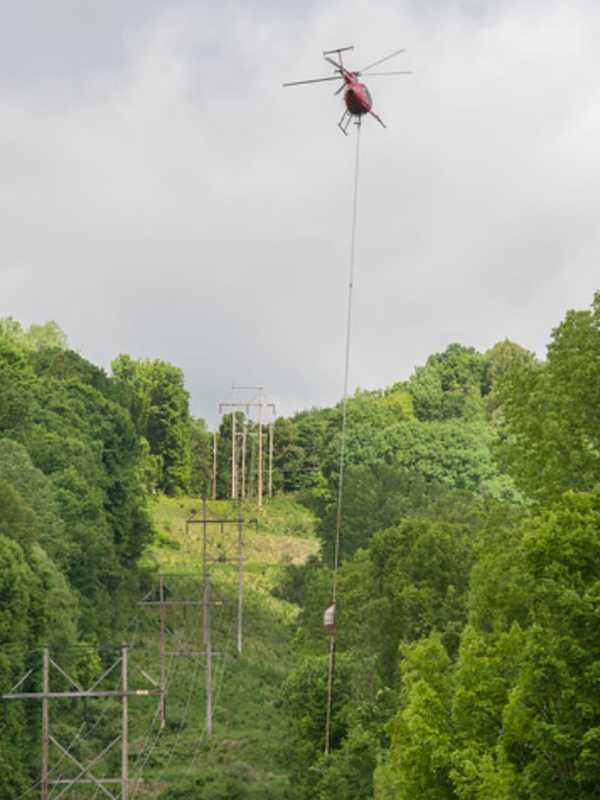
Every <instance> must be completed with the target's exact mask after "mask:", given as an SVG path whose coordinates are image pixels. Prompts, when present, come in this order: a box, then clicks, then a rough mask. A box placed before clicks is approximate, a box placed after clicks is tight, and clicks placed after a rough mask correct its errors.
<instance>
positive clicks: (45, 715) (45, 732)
mask: <svg viewBox="0 0 600 800" xmlns="http://www.w3.org/2000/svg"><path fill="white" fill-rule="evenodd" d="M42 659H43V664H42V669H43V677H42V690H43V693H44V695H43V697H42V800H48V794H49V787H48V760H49V753H48V747H49V745H48V743H49V738H50V709H49V708H48V693H49V692H50V650H49V649H48V645H45V646H44V650H43V655H42Z"/></svg>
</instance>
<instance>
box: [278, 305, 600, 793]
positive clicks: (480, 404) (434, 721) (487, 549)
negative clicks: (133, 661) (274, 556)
mask: <svg viewBox="0 0 600 800" xmlns="http://www.w3.org/2000/svg"><path fill="white" fill-rule="evenodd" d="M599 364H600V294H599V295H596V297H595V298H594V302H593V304H592V306H591V308H590V309H588V310H583V311H572V312H569V313H568V314H567V315H566V317H565V319H564V320H563V321H562V323H561V324H560V325H559V326H558V327H557V328H556V329H555V330H554V331H553V332H552V335H551V339H550V343H549V345H548V350H547V356H546V358H545V360H543V361H540V360H538V359H536V358H535V357H534V356H533V355H532V354H531V353H528V352H526V351H525V350H523V349H522V348H519V347H517V346H515V345H512V344H510V343H508V342H503V343H500V344H498V345H496V346H495V347H494V348H492V349H491V351H488V353H486V354H478V353H476V352H474V351H472V350H468V349H465V348H461V347H459V346H457V345H454V346H451V347H450V348H448V350H446V351H445V352H444V353H442V354H439V355H435V356H432V357H431V358H430V359H429V360H428V361H427V363H426V365H424V367H422V368H419V369H417V370H416V372H415V374H414V375H413V376H412V378H411V379H410V380H409V381H408V382H407V383H401V384H398V385H396V386H395V387H392V389H391V390H390V391H388V392H384V393H382V394H381V395H380V396H374V397H370V398H369V397H365V396H358V397H357V398H355V400H354V402H356V403H357V405H358V406H360V405H361V404H362V405H365V404H367V405H368V404H371V408H370V411H369V412H368V413H367V412H365V414H366V416H370V418H372V419H374V418H375V414H376V413H377V414H382V413H387V411H384V409H385V402H386V399H389V398H390V397H393V396H394V395H395V394H396V393H402V395H403V396H404V398H405V399H404V400H403V411H402V413H403V414H404V415H405V417H404V419H403V420H402V421H401V422H399V423H396V424H397V426H398V428H400V427H401V426H404V428H403V430H404V433H405V436H404V437H402V436H401V435H400V434H398V443H397V442H396V440H395V439H394V436H393V434H394V430H395V429H394V424H392V425H390V427H389V428H388V430H389V431H390V432H391V434H392V435H391V438H390V440H388V441H387V443H383V440H381V444H380V439H379V434H378V432H377V431H378V430H379V423H378V424H377V425H376V426H374V428H372V429H371V431H370V434H367V433H365V431H364V430H363V429H361V425H362V424H363V422H362V420H364V416H363V415H362V412H361V413H359V412H356V417H355V420H354V423H353V427H352V428H351V432H350V442H351V450H350V452H351V458H350V460H351V466H350V468H349V471H348V483H347V486H346V492H345V504H344V517H343V531H344V545H343V552H344V559H345V560H344V563H343V564H342V567H341V571H340V582H339V593H338V638H337V672H336V682H335V685H334V717H333V748H332V752H331V753H330V755H328V756H325V755H324V754H323V745H324V724H325V701H324V700H325V695H326V679H327V655H326V649H327V637H326V636H325V635H324V633H323V628H322V613H323V609H324V608H325V607H326V605H327V604H328V602H329V600H330V594H329V593H330V581H331V575H330V572H329V569H328V566H327V562H328V552H329V549H328V548H329V547H330V545H331V539H332V529H333V518H332V510H331V503H330V502H329V501H326V502H325V503H323V504H322V505H321V506H320V508H321V536H322V538H323V545H324V550H323V552H324V557H323V559H321V560H319V559H313V560H312V561H311V562H310V563H309V564H307V565H304V566H302V567H299V566H290V567H288V570H287V576H286V579H285V580H284V581H283V583H282V585H281V586H280V587H279V589H278V590H277V591H278V593H281V594H282V595H283V596H285V597H287V598H288V599H290V600H293V601H295V602H297V603H298V604H299V605H300V607H301V622H302V624H301V628H300V631H299V634H298V639H297V640H298V667H297V669H296V670H295V671H294V673H293V674H292V675H290V677H289V679H288V681H287V684H286V686H285V687H284V689H283V692H282V695H281V703H282V705H283V707H284V708H285V711H286V713H287V715H288V718H289V720H290V735H289V739H288V741H287V742H286V743H285V745H284V747H283V751H282V758H283V759H285V760H287V762H288V763H289V764H290V768H291V773H292V780H293V783H294V785H295V786H296V788H297V791H296V794H294V795H293V796H294V797H295V798H298V800H304V799H305V798H306V800H308V798H309V797H310V798H318V799H319V800H333V798H336V800H354V798H357V797H361V798H377V800H421V798H423V797H427V798H428V799H429V800H553V799H554V798H556V800H559V799H560V800H564V798H575V797H577V798H582V800H587V799H588V798H589V800H592V798H596V797H598V792H599V791H600V784H599V779H598V775H599V774H600V747H599V743H600V688H599V686H600V684H599V683H598V680H597V676H598V674H599V669H600V644H599V643H600V637H599V635H598V634H599V632H600V606H599V605H598V597H599V594H598V593H599V591H600V426H599V425H598V422H599V419H598V414H599V413H600V412H599V410H598V409H599V408H600V404H599V401H600V369H598V365H599ZM407 398H410V405H409V404H408V402H407ZM376 408H377V412H376V410H375V409H376ZM332 413H333V412H332ZM419 426H424V427H423V428H419ZM446 426H448V427H446ZM476 431H477V432H478V433H475V432H476ZM471 437H472V438H471ZM400 442H401V443H400ZM359 447H360V450H359ZM384 447H387V448H388V449H387V450H384V449H383V448H384ZM352 448H354V450H353V449H352ZM358 452H360V453H361V457H360V458H359V457H358V456H357V453H358ZM330 469H331V470H332V472H333V471H334V466H333V465H332V466H331V467H330ZM315 507H317V508H318V507H319V506H318V504H316V506H315Z"/></svg>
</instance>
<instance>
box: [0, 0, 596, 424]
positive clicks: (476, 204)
mask: <svg viewBox="0 0 600 800" xmlns="http://www.w3.org/2000/svg"><path fill="white" fill-rule="evenodd" d="M125 5H126V6H127V7H128V9H129V10H128V11H127V12H124V11H123V10H122V8H123V6H122V5H117V4H112V3H108V4H104V12H103V13H102V14H101V15H100V18H97V19H94V18H93V17H82V16H81V15H79V16H78V17H75V16H74V11H73V6H72V4H70V3H66V2H64V3H62V4H59V5H58V6H57V8H58V10H57V12H56V17H55V18H54V19H53V20H52V21H49V17H47V16H45V15H43V14H42V12H41V9H42V8H43V6H42V5H40V4H32V3H30V4H27V7H28V9H29V12H30V18H33V19H35V20H36V21H37V22H38V23H39V26H38V31H37V35H36V37H33V38H32V34H31V31H30V28H27V29H26V28H25V27H23V26H19V25H17V23H16V21H15V20H13V22H12V24H13V28H12V30H11V27H10V25H9V26H8V27H7V26H4V28H3V33H2V34H0V37H1V38H0V51H2V52H4V53H5V54H6V48H3V47H2V45H3V44H7V46H8V44H9V43H10V48H9V50H10V53H11V58H12V59H13V68H12V70H11V72H10V75H9V77H10V80H8V78H7V77H6V73H5V80H4V82H3V83H2V84H1V85H2V87H3V88H2V95H1V96H0V129H1V130H2V137H1V138H0V160H1V163H2V165H3V167H2V181H1V183H0V220H1V221H0V314H3V315H4V314H11V315H13V316H16V317H18V318H21V319H22V320H23V321H24V322H25V323H29V322H31V321H44V320H46V319H56V320H57V321H58V322H59V324H61V325H62V326H63V327H64V328H65V330H66V331H67V333H68V334H69V336H70V338H71V341H72V343H73V344H74V345H75V346H76V347H78V348H79V349H81V351H82V352H83V353H84V354H85V355H87V356H88V357H91V358H92V359H95V360H98V361H100V362H101V363H104V364H108V362H109V361H110V359H111V358H112V357H113V356H115V355H116V354H117V353H119V352H123V351H126V352H131V353H132V354H133V355H135V356H158V357H162V358H165V359H168V360H170V361H173V362H174V363H176V364H179V365H181V366H182V367H183V368H184V370H185V372H186V376H187V380H188V384H189V387H190V389H191V390H192V395H193V405H194V408H195V411H196V412H197V413H199V414H202V415H205V416H209V417H211V418H213V419H214V416H215V409H216V402H217V400H218V399H219V398H220V396H221V395H222V394H223V393H224V392H225V391H226V390H227V388H228V387H229V385H230V384H231V382H232V380H236V381H238V382H249V383H256V382H259V383H263V384H265V385H266V386H267V387H268V389H269V390H270V392H271V394H272V396H273V397H274V398H275V399H277V401H278V402H279V405H280V406H281V408H282V410H283V411H288V412H289V411H291V410H292V409H293V408H295V407H298V406H307V405H313V404H319V403H324V402H334V401H335V400H336V399H338V397H339V394H340V391H341V382H342V357H343V337H344V315H345V305H346V297H345V291H346V282H347V266H348V265H347V261H348V248H349V241H348V240H349V233H350V211H351V196H350V193H351V186H352V164H353V157H354V141H353V140H352V139H348V140H345V139H344V138H343V137H342V136H341V134H340V133H339V131H338V129H337V128H336V122H337V120H338V118H339V115H340V113H341V101H340V99H339V98H333V97H332V91H331V86H329V85H328V84H324V85H323V86H316V87H298V88H295V89H286V90H284V89H282V88H281V86H280V84H281V82H282V81H284V80H293V79H299V78H304V77H311V76H314V75H320V74H327V72H328V69H327V66H326V65H322V62H321V60H320V51H321V50H322V49H324V48H327V47H335V46H337V45H343V44H346V43H349V42H354V43H355V44H356V45H357V48H356V51H355V53H353V54H352V60H351V62H350V63H351V64H353V63H356V64H357V65H361V64H364V63H366V62H369V61H371V60H374V59H375V58H377V56H378V55H380V54H381V55H384V54H385V53H386V52H391V51H392V50H394V49H396V48H397V47H400V46H407V48H408V52H407V53H406V55H404V56H402V57H401V58H399V59H397V61H396V62H395V64H394V66H396V65H397V68H409V69H413V70H414V75H412V76H410V77H398V78H380V79H377V80H375V79H374V80H373V82H372V84H371V88H372V90H373V94H374V96H375V102H376V108H377V110H378V111H379V113H381V115H382V116H383V118H384V119H385V120H386V122H387V124H388V129H387V130H385V131H384V130H383V129H381V128H379V126H378V125H377V123H375V121H374V120H367V123H366V124H365V127H364V130H363V147H362V173H361V184H360V212H359V232H358V233H359V235H358V248H357V256H358V258H357V281H356V316H355V328H354V341H353V359H352V370H351V374H352V380H353V383H354V384H355V385H357V384H358V385H361V386H371V385H373V386H375V385H384V384H386V383H391V382H392V381H394V380H397V379H398V378H400V377H404V376H407V375H408V374H409V373H410V372H411V370H412V368H413V366H414V365H415V364H416V363H419V362H421V361H423V359H424V358H426V356H427V355H428V354H429V353H431V352H433V351H435V350H439V349H442V348H444V347H445V346H446V345H447V344H448V343H449V342H450V341H456V340H459V341H462V342H464V343H467V344H474V345H476V346H478V347H480V348H486V347H488V346H490V345H491V344H493V342H494V341H496V340H498V339H500V338H504V337H505V336H509V337H511V338H513V339H516V340H517V341H519V342H521V343H522V344H524V345H525V346H528V347H530V348H532V349H535V350H537V351H538V352H540V353H543V346H544V343H545V341H546V340H547V337H548V333H549V330H550V328H551V327H552V326H553V325H555V324H556V323H557V322H558V321H559V320H560V318H561V317H562V315H563V314H564V312H565V310H566V309H567V308H569V307H572V306H579V307H581V306H585V305H587V304H588V303H589V302H590V300H591V297H592V293H593V291H594V290H595V289H596V288H597V281H596V275H595V269H594V267H595V262H596V258H597V251H598V233H597V227H598V226H597V225H596V224H595V206H596V202H595V200H596V196H597V193H598V189H599V184H600V156H599V155H598V149H597V144H596V143H597V141H598V136H599V133H600V104H599V102H598V88H597V80H596V76H597V74H598V71H599V66H600V64H599V61H600V55H598V52H597V47H596V42H597V40H598V33H599V28H600V10H598V9H597V8H596V6H594V5H593V4H591V3H589V4H588V3H583V2H582V3H575V4H569V6H566V4H554V5H552V4H541V3H533V2H532V3H526V2H521V3H518V2H512V3H505V4H493V5H492V4H487V5H483V4H480V3H479V4H475V3H471V4H467V3H453V4H450V3H448V4H441V3H429V4H423V3H419V4H416V3H411V2H405V3H404V4H399V3H393V4H392V3H389V2H385V0H374V1H373V2H369V3H366V2H364V0H355V1H354V2H352V1H350V2H345V3H341V2H331V3H327V4H318V5H316V4H314V5H308V6H302V7H300V6H297V5H294V6H293V7H292V6H290V9H291V8H293V9H294V11H293V12H291V11H290V10H288V9H286V8H285V6H283V5H282V4H272V6H271V7H269V5H268V4H264V3H260V4H259V3H256V4H248V3H245V4H241V3H239V4H238V3H233V2H232V3H229V4H225V5H220V4H219V5H218V4H210V5H206V4H205V6H204V7H201V6H200V5H199V4H191V3H176V2H173V3H155V4H152V5H149V4H146V3H144V4H139V5H137V4H134V5H129V4H125ZM300 9H301V10H300ZM59 12H60V13H59ZM56 19H58V20H60V21H61V23H62V26H63V28H64V31H65V35H64V36H63V37H62V38H61V40H60V41H57V40H56V38H54V39H50V40H47V39H45V38H44V30H45V29H44V25H45V26H47V27H46V30H47V32H48V33H52V32H54V33H55V30H56V25H57V22H56ZM9 21H10V20H9ZM48 26H49V27H48ZM36 45H39V48H40V52H38V51H36V52H35V53H34V52H33V49H34V47H35V46H36ZM5 58H6V55H5ZM32 61H33V63H35V64H37V65H38V66H40V67H41V64H42V62H43V63H44V64H45V71H46V73H47V75H46V77H45V78H44V77H42V78H40V79H39V80H38V78H37V76H36V74H34V73H33V71H32V68H31V66H30V64H31V62H32ZM47 76H50V78H51V79H50V78H48V77H47Z"/></svg>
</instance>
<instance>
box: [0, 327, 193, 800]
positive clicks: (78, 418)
mask: <svg viewBox="0 0 600 800" xmlns="http://www.w3.org/2000/svg"><path fill="white" fill-rule="evenodd" d="M125 366H128V367H130V369H131V371H132V372H133V373H135V372H136V370H137V371H138V372H139V373H140V374H141V375H142V376H143V378H144V381H145V382H144V384H143V387H144V391H145V392H146V394H143V393H142V392H141V399H140V404H142V403H146V406H147V408H146V407H144V408H145V411H144V415H141V414H140V415H137V416H136V415H135V414H134V413H133V411H134V409H137V406H135V403H134V399H132V398H133V391H132V390H130V387H129V385H128V384H127V381H126V379H125V377H124V376H123V373H124V371H125ZM128 390H129V391H128ZM187 403H188V400H187V394H186V393H185V390H184V389H183V385H182V377H181V373H180V371H179V370H177V369H176V368H175V367H172V366H171V365H169V364H163V363H162V362H151V363H150V364H145V363H142V364H141V365H140V364H138V363H137V362H133V361H132V360H131V359H128V358H127V357H125V356H122V357H121V358H120V359H119V360H118V364H117V366H116V369H115V376H114V377H110V376H108V375H107V374H106V373H105V372H104V371H103V370H101V369H99V368H98V367H96V366H94V365H93V364H91V363H90V362H88V361H86V360H85V359H84V358H82V357H81V356H80V355H78V354H77V353H75V352H73V351H71V350H69V349H67V343H66V338H65V337H64V334H62V332H61V331H60V329H59V328H58V326H57V325H56V324H55V323H48V324H47V325H38V326H35V325H34V326H31V328H29V329H28V330H26V331H25V330H23V329H22V327H21V326H20V325H19V324H18V323H17V322H16V321H14V320H11V319H7V320H2V321H1V322H0V691H7V690H8V689H9V688H10V687H11V686H12V685H14V684H15V683H16V682H17V680H19V679H20V677H22V675H23V674H25V673H26V672H27V671H28V670H29V669H31V668H32V667H33V672H32V677H31V679H30V680H29V681H28V682H27V684H26V686H31V687H32V688H36V687H38V688H39V666H40V665H39V648H40V645H41V643H43V642H46V643H48V645H49V646H50V647H51V648H52V650H53V651H54V652H60V653H61V654H62V662H63V664H64V665H68V666H69V667H70V668H71V669H72V670H73V674H75V675H80V676H84V675H85V670H86V664H85V663H84V662H85V661H88V662H89V659H94V658H97V659H99V660H101V653H100V652H99V651H98V652H97V653H96V654H94V652H95V649H96V647H97V646H98V645H99V644H100V643H107V642H112V641H115V640H116V639H117V637H118V632H119V630H120V628H121V625H122V622H123V619H124V617H125V616H126V614H127V611H128V609H129V608H130V606H131V604H132V602H133V601H134V600H136V599H137V594H138V593H137V584H138V572H137V562H138V559H139V558H140V555H141V554H142V552H143V549H144V547H145V546H146V544H148V542H149V541H150V539H151V535H152V527H151V523H150V517H149V514H148V509H147V495H148V491H150V490H151V489H152V488H154V487H153V486H148V482H147V479H148V473H149V471H150V470H151V466H152V462H151V459H152V457H153V456H154V455H155V453H154V452H153V451H152V449H149V448H148V446H147V442H148V441H149V442H150V445H151V448H152V447H153V448H155V451H156V452H159V455H158V457H157V459H158V461H159V465H160V469H158V470H157V472H158V475H159V479H158V485H159V486H162V488H164V489H165V490H169V491H171V492H175V491H179V490H181V489H184V488H187V483H186V482H188V481H189V480H190V475H189V472H190V463H191V455H190V454H191V448H192V441H193V439H194V436H193V433H192V431H193V430H194V429H193V423H192V421H191V420H190V417H189V410H188V405H187ZM195 424H196V428H195V430H196V431H197V430H198V428H199V429H200V431H203V427H202V425H201V424H200V423H195ZM146 434H147V435H148V436H149V439H146V438H145V436H146ZM161 437H162V438H161ZM199 438H200V437H199V436H198V434H197V433H196V435H195V442H196V447H198V444H197V442H198V439H199ZM149 465H150V466H149ZM160 481H162V484H161V483H160ZM81 643H86V652H87V653H88V656H87V658H86V659H83V660H82V658H81V651H79V650H77V648H75V645H78V646H79V645H80V644H81ZM36 659H37V661H36ZM38 710H39V709H38ZM38 720H39V716H38V714H37V713H36V712H35V711H34V710H33V709H31V708H25V707H24V704H22V703H21V704H19V703H12V704H8V706H7V708H6V710H5V713H4V715H3V718H2V720H1V721H0V775H1V776H2V779H1V780H0V798H2V800H4V798H7V800H8V798H14V797H17V796H18V794H19V792H20V791H22V790H23V789H24V787H25V786H28V785H29V784H30V782H31V781H30V776H29V771H30V768H31V766H32V764H35V763H37V761H38V758H39V756H38V748H37V741H36V738H35V737H36V735H37V733H38V725H39V721H38ZM9 764H10V769H9V768H8V765H9Z"/></svg>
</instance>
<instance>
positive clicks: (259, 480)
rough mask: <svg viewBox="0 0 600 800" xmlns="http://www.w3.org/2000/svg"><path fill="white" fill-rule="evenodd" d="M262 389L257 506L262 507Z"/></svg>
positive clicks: (259, 415) (259, 418)
mask: <svg viewBox="0 0 600 800" xmlns="http://www.w3.org/2000/svg"><path fill="white" fill-rule="evenodd" d="M262 410H263V401H262V391H261V393H260V404H259V406H258V501H257V504H258V507H259V508H262V501H263V437H262Z"/></svg>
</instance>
